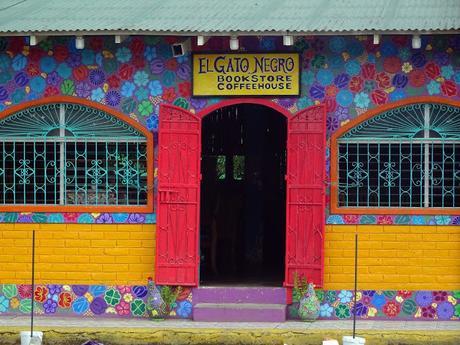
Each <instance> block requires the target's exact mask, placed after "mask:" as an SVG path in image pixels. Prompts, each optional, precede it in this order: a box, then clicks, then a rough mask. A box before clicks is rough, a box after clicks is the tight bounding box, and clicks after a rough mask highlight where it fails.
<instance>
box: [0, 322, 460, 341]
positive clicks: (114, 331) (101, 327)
mask: <svg viewBox="0 0 460 345" xmlns="http://www.w3.org/2000/svg"><path fill="white" fill-rule="evenodd" d="M29 325H30V320H29V318H28V317H24V316H20V317H19V316H0V344H1V345H19V344H20V341H19V332H20V331H25V330H28V329H29V327H30V326H29ZM35 330H39V331H43V332H44V340H43V345H48V344H50V345H51V344H52V345H81V344H82V343H83V342H85V341H86V340H90V339H91V340H98V341H100V342H101V343H103V344H105V345H283V344H286V345H320V344H321V343H322V341H323V340H324V339H337V340H341V339H342V337H343V336H344V335H351V334H352V322H351V321H316V322H312V323H306V322H301V321H289V322H284V323H262V322H260V323H247V322H245V323H239V322H235V323H230V322H228V323H217V322H216V323H214V322H193V321H182V320H165V321H152V320H148V319H119V318H111V319H108V318H100V319H90V318H75V317H73V318H62V317H43V316H42V317H36V318H35ZM357 335H358V336H360V337H364V338H366V345H395V344H398V345H415V344H417V345H419V344H427V345H459V344H460V322H458V321H446V322H433V321H418V322H414V321H407V322H398V321H393V322H391V321H364V320H359V321H358V322H357Z"/></svg>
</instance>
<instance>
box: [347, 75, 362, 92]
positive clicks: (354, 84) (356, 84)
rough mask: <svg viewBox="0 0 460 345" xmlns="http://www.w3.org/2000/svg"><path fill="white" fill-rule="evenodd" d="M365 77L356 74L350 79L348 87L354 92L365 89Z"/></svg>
mask: <svg viewBox="0 0 460 345" xmlns="http://www.w3.org/2000/svg"><path fill="white" fill-rule="evenodd" d="M363 83H364V82H363V79H362V78H361V77H358V76H355V77H352V78H351V79H350V83H349V84H348V88H349V89H350V90H351V91H353V92H359V91H361V90H362V89H363Z"/></svg>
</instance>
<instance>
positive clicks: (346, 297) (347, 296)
mask: <svg viewBox="0 0 460 345" xmlns="http://www.w3.org/2000/svg"><path fill="white" fill-rule="evenodd" d="M352 297H353V294H352V293H351V291H348V290H342V291H340V293H339V296H338V298H339V300H340V302H341V303H344V304H345V303H348V302H350V301H351V298H352Z"/></svg>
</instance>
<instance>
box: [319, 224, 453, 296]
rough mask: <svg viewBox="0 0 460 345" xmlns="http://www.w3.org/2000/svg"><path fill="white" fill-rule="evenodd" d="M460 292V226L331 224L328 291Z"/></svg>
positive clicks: (326, 276)
mask: <svg viewBox="0 0 460 345" xmlns="http://www.w3.org/2000/svg"><path fill="white" fill-rule="evenodd" d="M356 232H357V233H358V236H359V237H358V238H359V242H358V248H359V252H358V257H359V261H358V289H362V290H374V289H375V290H459V289H460V226H416V225H407V226H397V225H328V226H326V240H325V249H324V250H325V263H324V265H325V267H324V288H325V289H331V290H332V289H352V288H353V278H354V266H353V265H354V241H355V238H354V234H355V233H356Z"/></svg>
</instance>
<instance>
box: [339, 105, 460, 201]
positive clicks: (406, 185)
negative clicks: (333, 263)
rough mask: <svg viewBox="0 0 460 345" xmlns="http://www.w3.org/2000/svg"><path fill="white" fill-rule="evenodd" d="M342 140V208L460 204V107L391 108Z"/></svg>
mask: <svg viewBox="0 0 460 345" xmlns="http://www.w3.org/2000/svg"><path fill="white" fill-rule="evenodd" d="M337 144H338V157H337V158H338V206H339V207H350V208H352V207H359V208H366V207H367V208H372V207H393V208H403V207H410V208H425V209H426V208H431V207H441V208H456V207H460V108H458V107H454V106H450V105H445V104H437V103H433V104H429V103H419V104H411V105H406V106H403V107H400V108H396V109H391V110H388V111H386V112H383V113H381V114H379V115H377V116H375V117H373V118H370V119H368V120H366V121H364V122H362V123H360V124H359V125H357V126H356V127H354V128H352V129H351V130H349V131H348V132H346V133H345V134H343V135H342V136H341V137H339V138H338V140H337Z"/></svg>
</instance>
